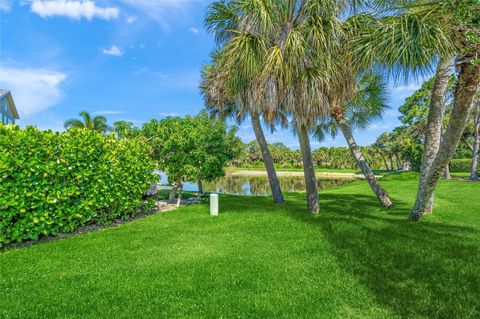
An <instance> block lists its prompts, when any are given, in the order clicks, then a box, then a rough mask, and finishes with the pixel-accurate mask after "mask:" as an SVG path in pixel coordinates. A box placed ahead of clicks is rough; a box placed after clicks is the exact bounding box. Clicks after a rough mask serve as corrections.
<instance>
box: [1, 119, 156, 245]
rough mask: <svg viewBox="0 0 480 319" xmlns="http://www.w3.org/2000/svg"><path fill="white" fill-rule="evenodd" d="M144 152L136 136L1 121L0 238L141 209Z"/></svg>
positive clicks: (147, 177)
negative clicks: (46, 128) (117, 136)
mask: <svg viewBox="0 0 480 319" xmlns="http://www.w3.org/2000/svg"><path fill="white" fill-rule="evenodd" d="M148 152H149V146H148V145H147V144H146V143H145V141H144V140H141V139H115V138H114V137H113V135H107V136H103V135H102V134H100V133H97V132H93V131H90V130H70V131H68V132H65V133H54V132H52V131H39V130H38V129H36V128H34V127H27V128H26V129H24V130H21V129H19V128H18V127H16V126H3V125H0V246H1V245H2V244H6V243H9V242H11V241H17V242H20V241H23V240H28V239H34V240H36V239H38V238H39V237H41V236H48V235H55V234H56V233H59V232H61V233H63V232H71V231H73V230H75V229H76V228H77V227H79V226H82V225H85V224H88V223H94V222H96V223H107V222H108V221H111V220H112V219H115V218H119V217H120V218H126V217H128V216H131V215H134V214H136V213H138V212H139V211H140V209H141V208H142V205H144V203H145V201H144V200H143V199H142V197H143V195H144V194H145V192H146V191H147V190H148V188H149V185H150V184H151V183H152V182H154V178H155V177H154V175H153V170H154V165H153V162H152V160H151V158H150V157H149V156H148Z"/></svg>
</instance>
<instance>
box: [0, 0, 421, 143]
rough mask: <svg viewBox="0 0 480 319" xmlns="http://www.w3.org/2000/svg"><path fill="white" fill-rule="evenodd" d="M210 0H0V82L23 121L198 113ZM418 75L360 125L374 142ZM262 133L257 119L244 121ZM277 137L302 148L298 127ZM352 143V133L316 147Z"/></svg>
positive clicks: (362, 136) (273, 137) (208, 45)
mask: <svg viewBox="0 0 480 319" xmlns="http://www.w3.org/2000/svg"><path fill="white" fill-rule="evenodd" d="M210 2H211V1H206V0H95V1H93V0H91V1H75V0H48V1H47V0H0V87H2V88H6V89H9V90H11V91H12V94H13V96H14V99H15V101H16V104H17V108H18V110H19V113H20V117H21V120H20V121H19V122H18V124H19V125H20V126H22V127H23V126H26V125H36V126H38V127H39V128H41V129H53V130H63V122H64V121H65V120H66V119H69V118H72V117H77V114H78V113H79V111H81V110H86V111H89V112H91V113H93V114H99V115H100V114H101V115H105V116H107V118H108V120H109V123H113V122H114V121H117V120H128V121H132V122H134V123H136V124H137V125H141V123H143V122H146V121H148V120H149V119H151V118H162V117H165V116H168V115H180V116H182V115H186V114H196V113H197V112H198V111H200V109H201V108H202V107H203V101H202V98H201V95H200V91H199V89H198V83H199V81H200V69H201V67H202V65H203V64H205V63H207V62H208V60H209V54H210V52H211V51H212V49H213V48H214V42H213V39H212V36H211V35H209V34H208V33H207V32H206V31H205V29H204V27H203V18H204V15H205V11H206V8H207V6H208V5H209V3H210ZM418 86H419V85H418V83H412V84H409V85H405V84H404V83H402V84H400V85H394V84H393V83H392V85H391V90H390V93H391V96H390V106H391V109H390V110H388V111H387V112H386V113H385V116H384V119H383V120H381V121H378V122H376V123H374V124H373V125H372V126H371V127H370V128H368V129H366V130H361V131H358V132H356V136H357V139H358V142H359V144H361V145H368V144H371V143H373V142H374V141H375V138H376V137H377V136H378V135H379V134H380V133H381V132H384V131H388V130H391V129H393V128H394V127H395V126H396V125H398V123H399V122H398V119H397V117H398V112H397V108H398V106H399V105H400V104H401V103H402V102H403V100H404V98H405V97H407V96H408V95H410V94H411V93H412V92H413V91H414V90H415V89H417V88H418ZM238 135H239V136H240V137H241V138H242V139H243V140H244V141H250V140H252V139H254V135H253V131H252V129H251V126H250V123H248V122H245V123H243V124H242V125H241V126H240V129H239V133H238ZM267 137H268V140H269V142H278V141H280V142H283V143H285V144H286V145H288V146H289V147H292V148H298V141H297V140H296V138H295V137H293V135H292V134H291V133H290V131H288V130H281V131H277V132H275V133H273V134H270V133H268V134H267ZM339 145H342V146H343V145H345V142H344V140H343V137H342V136H339V137H337V138H336V139H335V140H332V139H327V140H325V141H324V142H322V143H318V142H315V141H312V147H318V146H339Z"/></svg>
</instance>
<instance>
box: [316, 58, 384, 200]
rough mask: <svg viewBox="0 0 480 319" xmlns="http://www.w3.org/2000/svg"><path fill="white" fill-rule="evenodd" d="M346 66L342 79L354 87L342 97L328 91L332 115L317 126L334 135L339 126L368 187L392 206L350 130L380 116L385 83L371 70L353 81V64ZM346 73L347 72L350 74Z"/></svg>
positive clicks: (382, 109) (364, 125) (363, 125)
mask: <svg viewBox="0 0 480 319" xmlns="http://www.w3.org/2000/svg"><path fill="white" fill-rule="evenodd" d="M346 67H347V68H348V70H349V72H345V76H343V77H342V78H343V80H344V81H349V80H350V81H352V83H353V82H356V83H355V86H353V87H352V88H351V90H352V91H351V92H344V94H343V96H342V93H340V92H338V91H336V92H334V91H333V90H332V92H330V100H331V117H330V119H329V120H327V121H326V123H324V125H323V126H321V127H319V128H320V129H321V130H322V131H325V130H326V131H329V133H330V134H331V135H336V133H337V131H338V129H340V130H341V131H342V133H343V136H344V137H345V140H346V141H347V144H348V147H349V148H350V151H351V152H352V155H353V157H354V158H355V160H356V162H357V164H358V167H359V168H360V170H361V171H362V173H363V175H364V176H365V179H366V180H367V182H368V184H369V185H370V188H371V189H372V191H373V192H374V193H375V195H376V196H377V198H378V200H379V201H380V203H381V204H382V205H383V206H385V207H391V206H392V201H391V200H390V198H389V197H388V195H387V193H386V192H385V190H384V189H383V188H382V187H381V186H380V184H379V183H378V180H377V179H376V177H375V175H374V174H373V172H372V170H371V169H370V166H369V165H368V163H367V161H366V160H365V157H364V156H363V154H362V151H361V149H360V147H359V146H358V144H357V143H356V141H355V138H354V137H353V133H352V127H357V128H364V127H367V126H368V125H369V124H370V123H371V121H372V120H375V119H377V118H380V117H381V115H382V112H383V111H384V109H385V108H386V107H387V105H386V100H387V98H386V83H385V82H384V80H383V78H382V77H381V76H380V75H379V74H373V73H366V74H363V75H362V76H361V77H360V78H358V79H357V80H356V81H355V79H356V77H355V74H352V73H351V71H352V70H354V67H353V66H352V65H346ZM347 73H350V77H348V74H347ZM347 86H348V84H347ZM331 87H334V86H333V85H332V86H331ZM345 93H351V94H352V96H351V97H347V96H346V95H345ZM325 124H326V125H325ZM319 133H320V134H319V135H320V136H322V135H323V132H319Z"/></svg>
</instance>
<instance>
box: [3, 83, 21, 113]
mask: <svg viewBox="0 0 480 319" xmlns="http://www.w3.org/2000/svg"><path fill="white" fill-rule="evenodd" d="M3 97H5V98H6V99H7V101H8V106H9V107H10V111H11V112H12V114H13V117H14V118H15V119H17V120H18V119H19V118H20V116H19V115H18V111H17V107H16V106H15V102H14V101H13V97H12V93H10V91H8V90H4V89H0V99H1V98H3Z"/></svg>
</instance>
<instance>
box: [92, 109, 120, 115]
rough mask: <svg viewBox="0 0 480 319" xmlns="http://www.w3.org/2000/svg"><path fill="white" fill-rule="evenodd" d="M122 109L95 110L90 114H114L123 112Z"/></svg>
mask: <svg viewBox="0 0 480 319" xmlns="http://www.w3.org/2000/svg"><path fill="white" fill-rule="evenodd" d="M123 113H125V112H124V111H116V110H102V111H95V112H93V113H92V114H95V115H115V114H123Z"/></svg>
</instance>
